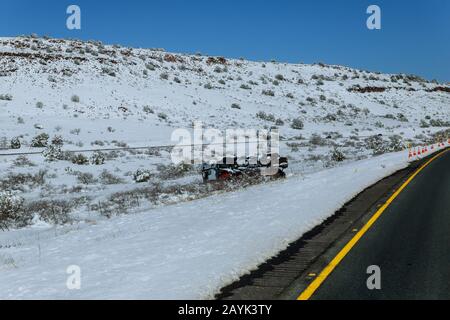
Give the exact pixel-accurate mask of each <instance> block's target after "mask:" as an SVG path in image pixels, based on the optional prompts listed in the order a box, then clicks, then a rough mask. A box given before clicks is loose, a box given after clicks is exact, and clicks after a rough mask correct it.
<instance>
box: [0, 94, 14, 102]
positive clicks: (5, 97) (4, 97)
mask: <svg viewBox="0 0 450 320" xmlns="http://www.w3.org/2000/svg"><path fill="white" fill-rule="evenodd" d="M0 100H6V101H11V100H12V95H10V94H0Z"/></svg>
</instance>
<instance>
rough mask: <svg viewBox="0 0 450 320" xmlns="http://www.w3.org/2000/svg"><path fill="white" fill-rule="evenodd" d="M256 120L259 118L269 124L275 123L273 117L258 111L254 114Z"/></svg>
mask: <svg viewBox="0 0 450 320" xmlns="http://www.w3.org/2000/svg"><path fill="white" fill-rule="evenodd" d="M256 117H257V118H260V119H262V120H266V121H270V122H274V121H275V116H274V115H273V114H271V113H265V112H264V111H259V112H258V113H257V114H256Z"/></svg>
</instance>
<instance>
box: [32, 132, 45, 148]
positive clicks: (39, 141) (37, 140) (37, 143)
mask: <svg viewBox="0 0 450 320" xmlns="http://www.w3.org/2000/svg"><path fill="white" fill-rule="evenodd" d="M48 138H49V136H48V134H46V133H45V132H44V133H41V134H38V135H37V136H35V137H34V138H33V140H31V146H32V147H33V148H45V147H46V146H47V144H48Z"/></svg>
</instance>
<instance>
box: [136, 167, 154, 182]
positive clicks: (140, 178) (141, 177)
mask: <svg viewBox="0 0 450 320" xmlns="http://www.w3.org/2000/svg"><path fill="white" fill-rule="evenodd" d="M152 177H153V174H152V173H151V172H150V170H143V169H138V170H136V172H135V173H133V180H134V181H136V182H138V183H142V182H148V181H149V180H150V179H151V178H152Z"/></svg>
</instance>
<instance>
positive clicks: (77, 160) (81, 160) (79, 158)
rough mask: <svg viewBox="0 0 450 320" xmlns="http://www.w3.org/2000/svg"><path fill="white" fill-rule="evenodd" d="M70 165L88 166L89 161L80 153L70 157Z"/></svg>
mask: <svg viewBox="0 0 450 320" xmlns="http://www.w3.org/2000/svg"><path fill="white" fill-rule="evenodd" d="M71 160H72V163H73V164H78V165H86V164H89V159H88V158H87V157H86V156H85V155H84V154H82V153H79V154H76V155H74V156H73V157H72V159H71Z"/></svg>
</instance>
